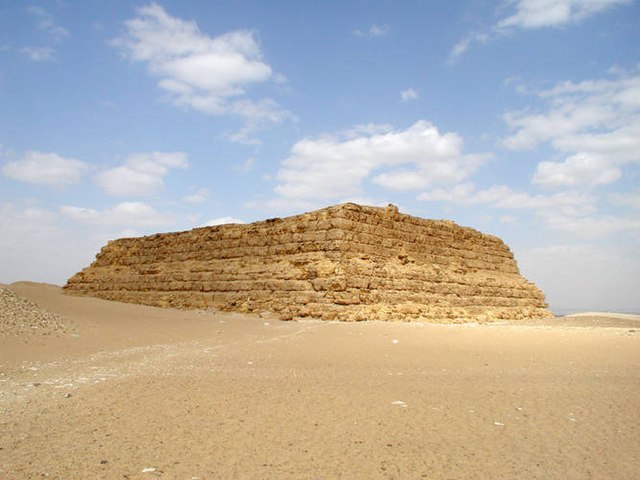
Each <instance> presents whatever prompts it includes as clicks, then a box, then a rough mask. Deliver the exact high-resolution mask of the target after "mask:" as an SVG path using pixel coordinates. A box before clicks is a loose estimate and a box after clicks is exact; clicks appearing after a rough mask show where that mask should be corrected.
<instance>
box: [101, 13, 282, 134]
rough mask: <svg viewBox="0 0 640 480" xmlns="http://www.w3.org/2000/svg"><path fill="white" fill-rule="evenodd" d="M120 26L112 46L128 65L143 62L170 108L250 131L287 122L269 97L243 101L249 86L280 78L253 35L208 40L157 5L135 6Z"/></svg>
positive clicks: (237, 33)
mask: <svg viewBox="0 0 640 480" xmlns="http://www.w3.org/2000/svg"><path fill="white" fill-rule="evenodd" d="M125 25H126V34H125V35H124V36H122V37H120V38H117V39H116V40H114V42H113V43H114V44H115V45H116V46H118V47H120V48H121V49H122V51H123V52H124V53H125V54H126V55H127V56H128V57H129V58H130V59H132V60H133V61H136V62H142V63H145V64H146V65H147V68H148V71H149V73H150V74H151V75H153V76H155V77H158V78H159V81H158V86H159V87H160V88H161V89H162V90H164V91H165V92H166V93H167V96H168V98H169V100H170V101H171V102H173V103H174V104H175V105H178V106H181V107H186V108H192V109H194V110H198V111H201V112H204V113H208V114H211V115H237V116H240V117H243V118H245V119H247V120H248V121H250V122H251V124H250V127H249V130H251V131H252V130H255V129H256V128H257V126H258V125H259V124H265V123H279V122H281V121H283V120H284V119H288V118H291V115H290V114H289V113H288V112H286V111H284V110H283V109H282V108H280V106H279V105H278V104H277V103H276V102H275V101H273V100H271V99H269V98H266V99H262V100H257V101H256V100H251V99H248V98H246V93H247V92H246V88H247V87H249V86H250V85H252V84H258V83H264V82H266V81H270V80H271V81H276V82H278V81H281V79H282V76H281V75H277V74H275V73H274V72H273V70H272V68H271V67H270V66H269V64H267V63H266V62H265V60H264V58H263V54H262V50H261V48H260V45H259V43H258V41H257V40H256V37H255V34H254V32H252V31H249V30H235V31H232V32H229V33H225V34H223V35H220V36H217V37H209V36H207V35H205V34H204V33H202V32H201V31H200V29H199V28H198V26H197V24H196V23H195V22H189V21H185V20H181V19H179V18H175V17H172V16H170V15H169V14H167V12H166V11H165V10H164V9H163V8H162V7H161V6H160V5H158V4H156V3H151V4H149V5H147V6H144V7H141V8H139V9H138V10H137V16H136V17H135V18H133V19H131V20H128V21H127V22H125ZM246 135H247V134H246V133H245V134H244V135H243V134H240V138H239V140H240V141H243V140H245V138H244V137H246Z"/></svg>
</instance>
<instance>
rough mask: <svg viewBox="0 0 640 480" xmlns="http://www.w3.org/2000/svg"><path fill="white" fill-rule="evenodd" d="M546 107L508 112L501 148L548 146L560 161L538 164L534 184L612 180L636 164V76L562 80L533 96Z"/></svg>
mask: <svg viewBox="0 0 640 480" xmlns="http://www.w3.org/2000/svg"><path fill="white" fill-rule="evenodd" d="M536 96H537V97H538V99H539V100H541V101H542V102H544V104H545V108H544V109H543V110H542V111H540V112H536V113H531V112H530V111H528V110H525V111H522V112H508V113H507V114H506V115H505V121H506V123H507V125H508V126H509V128H510V129H511V130H512V133H511V135H509V136H508V137H506V138H505V139H504V145H505V146H506V147H507V148H510V149H513V150H531V149H534V148H536V147H537V146H538V145H541V144H548V145H550V146H551V147H552V148H553V149H554V150H556V151H557V152H558V154H560V155H566V157H565V159H564V160H562V161H543V162H541V163H540V164H539V165H538V167H537V169H536V172H535V174H534V177H533V180H534V182H535V183H537V184H540V185H547V186H550V187H563V186H578V185H583V186H588V185H601V184H608V183H612V182H615V181H616V180H618V179H619V178H620V177H621V176H622V172H623V169H624V166H625V165H628V164H632V163H640V101H638V99H639V98H640V72H638V71H635V72H632V73H628V74H627V73H624V72H623V73H621V74H618V75H617V76H616V78H612V79H601V80H588V81H584V82H579V83H573V82H565V83H561V84H559V85H557V86H555V87H554V88H552V89H549V90H545V91H542V92H538V93H537V94H536Z"/></svg>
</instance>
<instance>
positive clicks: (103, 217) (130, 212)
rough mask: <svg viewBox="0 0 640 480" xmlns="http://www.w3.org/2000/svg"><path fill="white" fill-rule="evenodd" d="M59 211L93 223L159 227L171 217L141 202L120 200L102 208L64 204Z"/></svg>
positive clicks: (170, 220)
mask: <svg viewBox="0 0 640 480" xmlns="http://www.w3.org/2000/svg"><path fill="white" fill-rule="evenodd" d="M60 212H61V213H62V214H63V215H65V216H66V217H69V218H72V219H74V220H78V221H81V222H87V223H91V224H94V225H102V226H117V227H118V228H123V227H160V226H165V225H169V224H171V223H172V221H173V219H172V218H171V217H170V216H169V215H168V214H166V213H160V212H158V211H157V210H156V209H154V208H153V207H152V206H150V205H148V204H146V203H142V202H122V203H118V204H117V205H114V206H113V207H109V208H106V209H103V210H97V209H94V208H84V207H76V206H73V205H64V206H62V207H60Z"/></svg>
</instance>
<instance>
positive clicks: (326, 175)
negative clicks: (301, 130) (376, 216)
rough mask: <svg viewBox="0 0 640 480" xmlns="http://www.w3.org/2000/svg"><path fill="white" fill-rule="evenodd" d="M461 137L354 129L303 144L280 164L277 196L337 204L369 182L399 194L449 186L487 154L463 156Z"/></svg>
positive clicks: (422, 129)
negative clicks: (332, 201)
mask: <svg viewBox="0 0 640 480" xmlns="http://www.w3.org/2000/svg"><path fill="white" fill-rule="evenodd" d="M462 147H463V142H462V138H461V137H460V136H459V135H458V134H456V133H440V132H439V131H438V129H437V128H436V127H435V126H434V125H433V124H431V123H429V122H427V121H424V120H423V121H418V122H416V123H415V124H414V125H412V126H410V127H409V128H407V129H405V130H396V129H389V127H388V126H384V127H383V128H374V126H371V125H367V126H366V128H364V129H363V128H360V129H351V130H350V131H348V132H345V133H344V134H339V135H324V136H321V137H319V138H314V139H313V138H310V139H303V140H300V141H298V142H297V143H296V144H295V145H294V146H293V148H292V149H291V155H290V156H289V157H288V158H286V159H285V160H283V161H282V166H281V168H280V171H279V172H278V175H277V180H278V185H277V186H276V187H275V191H276V193H277V194H278V195H279V196H281V197H282V198H284V199H287V200H288V201H297V202H302V203H304V202H306V201H309V200H320V201H327V200H336V199H342V198H345V197H355V196H359V195H361V194H362V188H363V184H364V182H365V181H369V182H372V183H374V184H376V185H378V186H380V187H383V188H385V189H389V190H395V191H411V190H416V189H420V188H424V187H426V186H428V185H439V184H451V183H455V182H458V181H460V180H463V179H465V178H467V177H468V176H469V175H471V173H473V172H474V171H475V170H476V169H477V168H478V167H479V166H480V165H482V164H483V163H484V162H485V161H486V160H487V159H488V156H487V155H470V154H465V153H463V152H462Z"/></svg>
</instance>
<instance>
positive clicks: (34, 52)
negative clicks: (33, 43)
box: [20, 47, 55, 62]
mask: <svg viewBox="0 0 640 480" xmlns="http://www.w3.org/2000/svg"><path fill="white" fill-rule="evenodd" d="M20 51H21V52H22V53H24V54H25V55H26V56H27V57H29V59H30V60H33V61H34V62H49V61H51V60H54V59H55V50H54V49H53V48H51V47H24V48H22V49H20Z"/></svg>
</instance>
